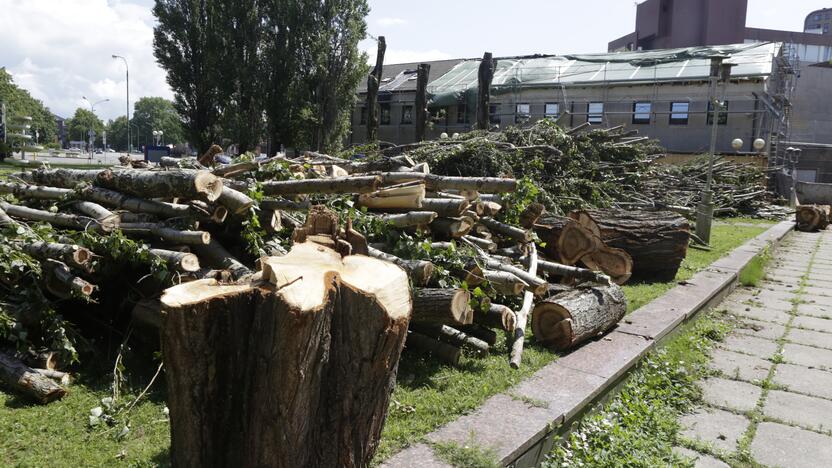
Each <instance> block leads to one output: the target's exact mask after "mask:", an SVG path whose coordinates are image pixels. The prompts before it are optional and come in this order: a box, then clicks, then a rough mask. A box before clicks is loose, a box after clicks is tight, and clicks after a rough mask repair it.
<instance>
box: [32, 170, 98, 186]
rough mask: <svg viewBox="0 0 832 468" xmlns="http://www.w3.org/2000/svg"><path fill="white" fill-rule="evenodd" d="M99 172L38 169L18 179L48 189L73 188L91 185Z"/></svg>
mask: <svg viewBox="0 0 832 468" xmlns="http://www.w3.org/2000/svg"><path fill="white" fill-rule="evenodd" d="M100 173H101V170H99V169H94V170H88V169H46V168H40V169H38V170H36V171H32V172H24V173H22V174H20V178H21V179H23V180H25V181H27V182H34V183H35V184H37V185H47V186H49V187H60V188H67V189H71V188H75V187H76V186H77V185H79V184H92V183H93V182H95V179H96V177H98V174H100Z"/></svg>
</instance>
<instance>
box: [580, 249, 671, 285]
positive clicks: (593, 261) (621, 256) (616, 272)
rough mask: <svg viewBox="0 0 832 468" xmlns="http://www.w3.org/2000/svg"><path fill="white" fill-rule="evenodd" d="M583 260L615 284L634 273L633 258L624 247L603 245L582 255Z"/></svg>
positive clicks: (591, 268)
mask: <svg viewBox="0 0 832 468" xmlns="http://www.w3.org/2000/svg"><path fill="white" fill-rule="evenodd" d="M581 262H582V263H583V264H584V265H586V267H587V268H589V269H590V270H593V271H603V272H604V273H605V274H606V275H608V276H609V277H610V278H611V279H612V281H613V282H614V283H615V284H624V283H626V282H627V280H629V279H630V276H632V274H633V259H632V258H631V257H630V255H629V254H628V253H627V252H625V251H624V250H622V249H614V248H611V247H607V246H601V248H599V249H598V250H596V251H595V252H592V253H591V254H589V255H585V256H584V257H582V258H581ZM674 276H675V273H674Z"/></svg>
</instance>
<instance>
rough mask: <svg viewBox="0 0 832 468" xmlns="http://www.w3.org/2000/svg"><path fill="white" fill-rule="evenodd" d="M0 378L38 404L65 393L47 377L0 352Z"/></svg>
mask: <svg viewBox="0 0 832 468" xmlns="http://www.w3.org/2000/svg"><path fill="white" fill-rule="evenodd" d="M0 380H2V381H3V383H5V384H6V386H8V387H9V388H11V389H12V390H14V391H16V392H19V393H22V394H24V395H26V396H27V397H29V398H32V399H34V400H35V401H37V402H38V403H40V404H46V403H49V402H51V401H55V400H58V399H60V398H63V396H64V395H66V390H64V389H63V388H62V387H61V386H60V385H58V384H57V383H55V382H54V381H52V380H51V379H50V378H49V377H46V376H44V375H42V374H40V373H38V372H37V371H36V370H35V369H32V368H31V367H29V366H27V365H25V364H23V363H22V362H20V360H18V359H16V358H14V357H12V356H9V355H8V354H6V353H0Z"/></svg>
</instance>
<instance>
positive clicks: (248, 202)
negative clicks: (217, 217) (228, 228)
mask: <svg viewBox="0 0 832 468" xmlns="http://www.w3.org/2000/svg"><path fill="white" fill-rule="evenodd" d="M217 203H219V204H221V205H222V206H224V207H226V208H228V211H230V212H231V213H233V214H240V213H243V212H245V211H248V209H249V208H251V207H252V206H254V200H252V199H251V198H250V197H249V196H248V195H246V194H244V193H242V192H238V191H237V190H234V189H233V188H230V187H223V188H222V193H221V194H220V196H219V198H218V199H217Z"/></svg>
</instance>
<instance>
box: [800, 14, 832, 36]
mask: <svg viewBox="0 0 832 468" xmlns="http://www.w3.org/2000/svg"><path fill="white" fill-rule="evenodd" d="M830 29H832V8H824V9H822V10H815V11H813V12H811V13H809V14H808V15H806V21H804V22H803V32H808V33H813V34H821V35H823V34H832V31H830Z"/></svg>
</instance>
